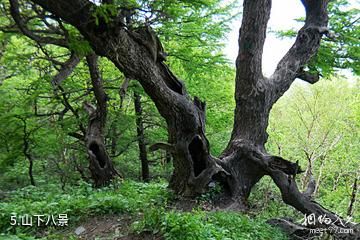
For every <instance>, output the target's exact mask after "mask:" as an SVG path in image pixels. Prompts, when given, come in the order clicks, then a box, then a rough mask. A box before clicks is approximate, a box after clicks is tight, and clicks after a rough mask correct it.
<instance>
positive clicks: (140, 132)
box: [134, 92, 150, 182]
mask: <svg viewBox="0 0 360 240" xmlns="http://www.w3.org/2000/svg"><path fill="white" fill-rule="evenodd" d="M134 105H135V114H136V132H137V142H138V145H139V157H140V161H141V177H142V180H143V181H144V182H148V181H149V180H150V174H149V162H148V158H147V150H146V144H145V134H144V123H143V116H142V106H141V95H140V94H138V93H136V92H134Z"/></svg>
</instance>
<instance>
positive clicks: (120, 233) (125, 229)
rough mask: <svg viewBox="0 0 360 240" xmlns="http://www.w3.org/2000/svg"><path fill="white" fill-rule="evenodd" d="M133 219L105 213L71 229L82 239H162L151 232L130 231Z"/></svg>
mask: <svg viewBox="0 0 360 240" xmlns="http://www.w3.org/2000/svg"><path fill="white" fill-rule="evenodd" d="M132 222H133V220H132V219H131V218H130V217H129V216H126V215H105V216H96V217H92V218H89V219H88V220H86V221H85V222H82V223H80V224H78V225H77V226H76V227H75V228H73V229H72V233H73V235H75V236H77V237H78V239H84V240H95V239H96V240H143V239H144V240H162V239H163V238H162V237H161V236H156V235H155V236H154V235H153V234H151V233H146V232H144V233H141V234H136V233H133V232H131V229H130V226H131V224H132Z"/></svg>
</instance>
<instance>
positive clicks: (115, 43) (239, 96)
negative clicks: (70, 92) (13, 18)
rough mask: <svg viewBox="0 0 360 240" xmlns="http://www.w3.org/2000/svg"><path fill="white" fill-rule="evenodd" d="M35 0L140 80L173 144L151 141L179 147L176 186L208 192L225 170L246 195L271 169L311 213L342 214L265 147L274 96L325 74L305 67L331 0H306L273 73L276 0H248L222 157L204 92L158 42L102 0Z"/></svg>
mask: <svg viewBox="0 0 360 240" xmlns="http://www.w3.org/2000/svg"><path fill="white" fill-rule="evenodd" d="M33 2H35V3H37V4H39V5H41V6H42V7H43V8H45V9H46V10H48V11H50V12H52V13H53V14H55V15H57V16H59V17H61V18H62V19H64V20H65V21H67V22H69V23H70V24H72V25H74V26H75V27H76V28H77V29H78V30H79V31H80V32H81V33H82V35H83V36H84V37H85V38H86V39H87V40H88V41H89V43H90V44H91V46H92V48H93V49H94V50H95V52H96V53H97V54H98V55H101V56H105V57H107V58H108V59H110V60H111V61H112V62H113V63H114V64H115V66H116V67H117V68H118V69H119V70H120V71H122V72H123V73H124V74H125V76H126V77H128V78H131V79H136V80H138V81H139V82H140V84H141V85H142V87H143V88H144V90H145V92H146V93H147V94H148V95H149V96H150V97H151V99H152V100H153V101H154V103H155V105H156V107H157V109H158V110H159V112H160V114H161V115H162V116H163V117H164V118H165V120H166V122H167V125H168V134H169V144H165V143H159V144H155V145H153V146H152V147H151V149H152V150H156V149H158V148H163V149H165V150H167V151H169V152H171V153H172V155H173V164H174V173H173V176H172V178H171V180H170V187H171V188H172V189H174V190H175V192H176V193H179V194H182V195H186V196H193V195H195V194H198V193H201V192H203V191H205V190H206V187H207V185H208V183H209V181H211V179H212V178H213V177H214V176H217V177H218V175H222V178H223V179H226V182H227V183H228V186H229V189H230V192H231V193H232V195H233V197H234V198H235V199H239V200H240V203H246V199H247V197H248V196H249V194H250V191H251V189H252V187H253V186H254V184H256V182H258V180H259V179H260V178H261V177H262V176H263V175H265V174H266V175H269V176H271V178H272V179H273V181H274V182H275V183H276V185H277V186H278V187H279V189H280V191H281V194H282V198H283V200H284V202H285V203H287V204H290V205H292V206H293V207H295V208H296V209H298V210H299V211H301V212H303V213H306V214H310V213H315V214H316V216H320V215H324V214H326V216H327V217H329V218H330V219H331V220H332V221H335V220H336V219H337V217H338V216H337V215H336V214H334V213H332V212H330V211H328V210H326V209H324V208H323V207H321V206H320V205H319V204H317V203H316V202H314V201H312V200H311V198H309V195H305V194H303V193H301V192H300V191H299V190H298V187H297V186H296V182H295V179H294V178H295V175H296V174H297V173H300V172H301V171H300V168H299V166H298V164H297V163H292V162H290V161H287V160H285V159H282V158H281V157H277V156H272V155H269V154H268V153H267V152H266V150H265V147H264V145H265V143H266V140H267V133H266V128H267V124H268V118H269V113H270V110H271V108H272V106H273V104H274V103H275V102H276V101H277V100H278V99H279V98H280V97H281V96H282V95H283V94H284V93H285V92H286V91H287V90H288V89H289V87H290V86H291V84H292V83H293V81H294V80H295V78H301V79H302V80H304V81H307V82H309V83H315V82H316V81H317V80H318V79H319V76H318V75H316V76H315V75H312V74H310V73H307V72H305V71H304V70H303V68H304V66H305V65H306V64H307V62H308V61H309V59H310V58H311V57H312V56H313V55H314V54H315V53H316V51H317V49H318V48H319V45H320V40H321V38H322V35H323V34H326V33H327V28H326V26H327V20H328V19H327V11H326V8H327V5H328V0H317V1H314V0H302V2H303V4H304V5H305V8H306V19H305V25H304V27H303V28H302V29H300V31H299V32H298V35H297V38H296V41H295V43H294V45H293V46H292V47H291V48H290V50H289V51H288V52H287V54H286V55H285V56H284V57H283V58H282V60H281V61H280V62H279V64H278V66H277V68H276V70H275V72H274V74H273V75H272V76H271V77H269V78H266V77H264V76H263V75H262V67H261V60H262V51H263V45H264V42H265V34H266V25H267V21H268V19H269V15H270V10H271V0H244V11H243V20H242V26H241V29H240V37H239V55H238V58H237V60H236V69H237V72H236V93H235V100H236V109H235V118H234V128H233V132H232V135H231V139H230V142H229V144H228V146H227V148H226V149H225V150H224V152H223V153H222V155H221V157H220V159H217V158H215V157H213V156H211V155H210V153H209V143H208V141H207V138H206V136H205V104H204V103H203V102H201V101H200V100H199V99H197V98H195V99H194V101H192V100H191V99H190V97H189V95H188V94H187V92H186V89H185V87H184V86H183V84H182V82H181V81H179V80H178V79H177V78H176V77H175V76H174V75H173V74H172V72H171V71H170V69H169V68H168V67H167V66H166V64H164V63H163V62H161V59H159V58H158V59H157V60H154V54H153V53H154V48H153V47H155V46H148V45H149V44H144V43H143V42H141V41H139V38H138V37H135V36H136V33H134V32H132V30H131V29H130V30H129V29H127V28H126V27H125V26H122V25H121V24H118V22H117V21H109V23H108V24H105V22H108V21H105V20H104V21H97V20H96V19H95V16H94V14H93V11H95V10H94V9H96V6H95V5H94V4H93V3H92V2H90V1H86V0H73V1H71V3H69V2H68V1H66V0H58V1H57V4H53V1H51V0H33ZM100 20H101V19H100ZM97 22H99V24H96V23H97ZM156 50H158V49H156V48H155V51H156ZM155 55H157V53H156V52H155Z"/></svg>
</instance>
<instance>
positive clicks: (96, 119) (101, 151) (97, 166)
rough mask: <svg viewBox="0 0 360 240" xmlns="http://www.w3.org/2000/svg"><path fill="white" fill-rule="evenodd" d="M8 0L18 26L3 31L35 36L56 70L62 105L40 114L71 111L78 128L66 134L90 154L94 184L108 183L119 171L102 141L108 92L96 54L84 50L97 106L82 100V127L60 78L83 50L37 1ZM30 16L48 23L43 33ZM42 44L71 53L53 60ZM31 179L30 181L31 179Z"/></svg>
mask: <svg viewBox="0 0 360 240" xmlns="http://www.w3.org/2000/svg"><path fill="white" fill-rule="evenodd" d="M9 2H10V8H9V12H10V14H11V16H12V18H13V20H14V22H15V24H16V27H17V28H14V26H8V28H7V29H2V31H5V32H6V31H9V32H16V33H17V32H21V33H22V34H24V35H26V36H27V37H29V38H30V39H32V40H34V41H35V42H36V43H37V45H38V46H39V48H40V49H41V50H42V51H43V53H44V55H45V56H46V59H47V60H48V61H50V62H51V63H52V65H53V66H54V68H55V69H57V70H58V72H57V74H56V75H55V76H53V77H52V81H51V84H52V86H53V89H54V93H55V96H56V98H57V99H59V100H60V102H61V103H62V105H63V106H64V109H63V110H62V111H60V112H56V113H50V114H43V116H47V115H59V119H63V117H64V115H65V114H66V113H67V112H71V113H72V114H73V115H74V116H75V118H76V119H77V120H78V122H79V126H78V131H77V132H69V133H68V134H69V135H70V136H72V137H75V138H77V139H79V140H80V141H82V142H84V145H85V147H86V151H87V153H88V158H89V170H90V174H91V179H92V180H93V182H94V185H95V186H103V185H106V184H108V183H109V182H110V180H111V179H113V178H114V177H115V176H116V175H119V176H120V174H119V173H118V171H117V170H116V169H115V168H114V165H113V163H112V160H111V158H110V157H109V155H108V153H107V151H106V148H105V143H104V134H103V132H104V128H105V124H106V115H107V96H106V94H105V91H104V88H103V83H102V78H101V74H100V71H99V69H98V63H97V58H98V57H97V55H96V54H95V53H93V52H92V51H91V50H90V51H88V52H86V53H85V54H86V62H87V66H88V68H89V75H90V79H91V85H92V89H91V90H92V91H93V93H94V96H95V99H96V107H94V106H93V105H91V104H89V103H84V108H85V110H86V111H87V112H88V114H89V121H88V126H87V128H85V127H84V126H83V124H82V123H81V122H80V116H79V113H78V109H74V107H73V106H72V105H71V104H70V101H69V97H68V95H67V94H66V91H65V89H64V88H63V87H62V85H61V84H62V82H63V81H64V80H65V79H66V78H68V77H69V76H70V75H71V73H72V72H73V71H74V69H75V68H76V67H77V66H78V64H79V63H80V61H81V59H82V58H83V56H82V55H85V54H79V53H75V52H74V51H72V50H71V47H70V45H71V44H70V41H71V39H70V33H69V30H68V29H67V28H66V27H64V25H63V23H62V20H61V19H59V18H56V17H54V16H51V17H50V18H51V19H52V21H53V22H51V21H50V22H49V20H48V19H47V18H48V17H49V16H47V15H46V14H45V11H44V10H41V9H39V8H38V6H37V5H36V4H32V5H31V4H30V5H29V3H25V4H24V3H23V2H21V3H22V5H21V4H20V2H19V1H17V0H10V1H9ZM21 7H23V8H25V9H27V10H29V9H33V10H34V16H24V15H23V14H22V13H21ZM36 7H37V8H36ZM31 18H37V19H39V20H40V21H41V22H42V24H43V25H44V26H46V27H47V30H44V32H46V34H45V36H44V35H41V34H39V33H41V32H42V31H36V30H34V29H30V28H29V27H28V22H29V20H30V19H31ZM45 45H55V46H58V47H62V48H65V49H68V50H69V52H70V54H69V55H70V56H69V58H68V59H67V60H66V61H65V62H61V61H59V60H56V59H55V58H52V57H51V54H50V53H49V52H47V50H46V48H45V47H44V46H45ZM35 114H36V115H37V116H41V115H38V114H37V113H36V110H35ZM29 161H30V160H29ZM30 162H31V161H30ZM31 182H32V183H33V181H31Z"/></svg>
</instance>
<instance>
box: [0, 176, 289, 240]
mask: <svg viewBox="0 0 360 240" xmlns="http://www.w3.org/2000/svg"><path fill="white" fill-rule="evenodd" d="M166 186H167V183H166V182H158V183H148V184H146V183H139V182H134V181H124V182H122V183H120V184H118V185H117V186H111V187H107V188H103V189H93V188H92V187H91V186H90V185H88V184H86V183H81V184H80V185H79V186H76V187H73V188H71V189H68V190H66V191H62V190H60V189H59V187H58V186H56V185H52V184H48V185H44V186H42V187H26V188H22V189H19V190H16V191H13V192H11V193H10V195H9V197H8V198H7V199H6V200H5V201H4V202H1V203H0V232H2V233H3V235H0V240H1V239H34V237H36V236H39V232H42V231H44V230H46V231H47V232H48V234H47V238H44V239H63V238H64V236H63V235H61V234H59V231H58V230H59V228H55V227H47V228H45V227H35V226H33V227H24V226H11V225H10V216H11V215H12V214H13V213H16V214H17V215H18V216H21V215H24V214H29V215H35V214H44V215H46V214H49V215H57V214H63V213H66V214H68V218H69V225H70V227H74V226H75V225H76V224H78V223H80V222H82V221H84V220H85V219H88V218H91V217H92V216H100V215H104V214H126V215H128V216H131V217H133V218H132V219H134V220H136V221H135V222H134V223H133V224H132V226H131V229H132V231H134V232H138V233H140V232H143V231H150V232H152V233H153V234H160V235H162V236H164V237H165V239H169V240H173V239H176V240H196V239H199V240H202V239H210V240H211V239H219V240H225V239H244V240H246V239H286V237H285V236H284V235H283V234H282V233H281V232H280V231H279V230H278V229H275V228H273V227H271V226H269V225H268V224H266V223H265V219H264V218H250V217H248V216H246V215H242V214H238V213H234V212H222V211H219V212H205V211H200V210H196V211H192V212H180V211H174V210H171V209H170V208H169V207H168V203H169V201H171V200H172V194H170V193H169V191H168V189H167V188H166ZM139 213H142V214H140V215H139ZM66 239H76V238H75V237H73V236H70V235H68V236H66Z"/></svg>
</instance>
